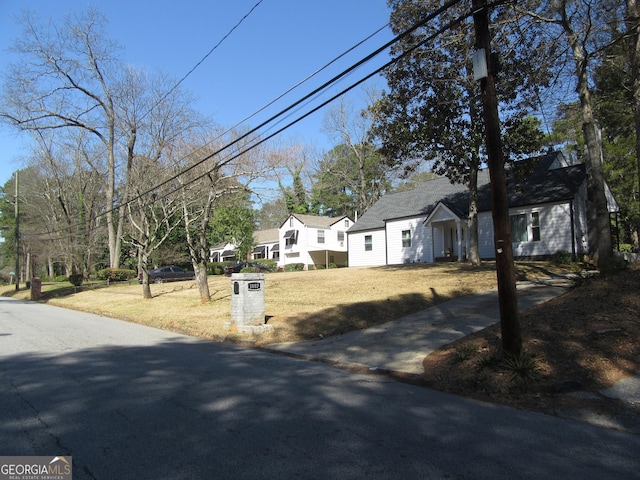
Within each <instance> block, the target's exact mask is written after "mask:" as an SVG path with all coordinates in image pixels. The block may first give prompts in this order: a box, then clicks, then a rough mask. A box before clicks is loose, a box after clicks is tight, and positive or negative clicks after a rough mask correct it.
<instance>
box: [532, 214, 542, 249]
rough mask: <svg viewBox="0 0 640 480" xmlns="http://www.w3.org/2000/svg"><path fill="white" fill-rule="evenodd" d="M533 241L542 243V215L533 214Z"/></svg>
mask: <svg viewBox="0 0 640 480" xmlns="http://www.w3.org/2000/svg"><path fill="white" fill-rule="evenodd" d="M531 240H533V241H534V242H539V241H540V214H539V213H538V212H531Z"/></svg>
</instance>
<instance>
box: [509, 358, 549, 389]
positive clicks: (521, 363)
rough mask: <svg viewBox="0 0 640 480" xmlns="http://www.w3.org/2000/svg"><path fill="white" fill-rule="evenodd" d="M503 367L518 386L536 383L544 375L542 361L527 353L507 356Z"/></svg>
mask: <svg viewBox="0 0 640 480" xmlns="http://www.w3.org/2000/svg"><path fill="white" fill-rule="evenodd" d="M502 367H503V368H504V369H505V370H506V371H507V372H509V374H510V376H511V380H512V381H513V382H514V383H516V384H524V385H527V384H529V383H534V382H536V381H537V380H539V379H540V376H541V374H542V367H541V366H540V359H539V358H538V357H536V356H535V355H531V354H529V353H527V352H521V353H520V354H518V355H508V354H505V356H504V358H503V360H502Z"/></svg>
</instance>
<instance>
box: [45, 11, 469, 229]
mask: <svg viewBox="0 0 640 480" xmlns="http://www.w3.org/2000/svg"><path fill="white" fill-rule="evenodd" d="M461 1H462V0H449V1H448V2H446V3H445V4H443V5H442V6H440V7H439V8H438V9H436V10H435V11H433V12H432V13H430V14H429V15H428V16H426V17H425V18H423V19H422V20H421V21H420V22H418V23H416V24H415V25H414V26H412V27H410V28H408V29H407V30H405V31H404V32H402V33H400V34H398V35H396V36H395V37H394V38H393V39H391V40H390V41H388V42H386V43H385V44H384V45H382V46H381V47H379V48H377V49H376V50H374V51H373V52H372V53H370V54H369V55H366V56H365V57H364V58H362V59H361V60H359V61H358V62H356V63H354V64H353V65H351V66H350V67H348V68H347V69H345V70H343V71H342V72H341V73H339V74H338V75H336V76H334V77H333V78H331V79H330V80H328V81H326V82H324V83H323V84H322V85H321V86H319V87H317V88H315V89H314V90H313V91H311V92H310V93H308V94H306V95H304V96H303V97H302V98H300V99H299V100H297V101H295V102H293V103H292V104H290V105H289V106H287V107H286V108H284V109H282V110H281V111H280V112H278V113H276V114H274V115H272V116H271V117H269V118H268V119H267V120H265V121H263V122H261V123H260V124H259V125H258V126H256V127H254V128H251V129H250V130H249V131H248V132H246V133H244V134H243V135H241V136H240V137H238V138H236V139H234V140H233V141H231V142H229V143H227V144H226V145H224V146H223V147H221V148H219V149H217V150H215V151H214V152H212V153H210V154H208V155H206V156H204V157H203V158H202V159H200V160H198V161H197V162H195V163H194V164H192V165H190V166H189V167H187V168H185V169H183V170H181V171H180V172H178V173H177V174H175V175H172V176H171V177H170V178H168V179H166V180H164V181H162V182H160V183H159V184H156V185H154V186H153V187H151V188H148V189H146V190H144V191H142V192H141V193H139V194H137V195H135V196H133V197H131V198H129V199H127V200H126V201H125V202H123V203H122V204H117V205H115V206H113V207H111V208H109V209H107V210H105V211H103V212H101V213H100V214H99V215H96V216H95V217H94V220H96V219H98V218H100V217H102V216H104V215H106V213H107V212H109V211H111V212H113V211H116V210H118V209H119V208H120V207H121V206H124V205H126V204H130V203H132V202H134V201H137V200H140V199H142V197H144V196H147V195H149V194H151V193H153V192H154V191H156V190H158V189H160V188H162V187H163V186H166V185H167V184H169V183H171V182H174V181H175V180H177V179H178V178H179V177H180V176H183V175H186V174H187V173H189V172H191V171H192V170H194V169H195V168H197V167H198V166H200V165H202V164H204V163H205V162H206V161H208V160H210V159H211V158H213V157H215V156H216V155H220V154H221V153H222V152H224V151H225V150H228V149H230V148H231V147H233V146H235V145H237V144H238V143H239V142H240V141H242V140H244V139H246V138H248V137H249V136H251V135H253V134H256V133H258V132H259V131H260V130H261V129H262V128H264V127H265V126H267V125H269V124H270V123H272V122H273V121H275V120H276V119H278V118H280V117H282V116H284V115H285V114H287V113H288V112H290V111H291V110H293V109H294V108H296V107H297V106H299V105H300V104H302V103H303V102H305V101H307V100H309V99H311V98H313V97H314V96H316V95H317V94H318V93H320V92H322V91H324V90H325V89H327V88H328V87H329V86H331V85H333V84H335V83H337V82H338V81H339V80H341V79H342V78H344V77H345V76H346V75H348V74H350V73H351V72H353V71H355V70H356V69H357V68H359V67H361V66H362V65H364V64H365V63H367V62H369V61H370V60H371V59H373V58H375V57H376V56H378V55H379V54H380V53H382V52H384V51H385V50H386V49H387V48H389V47H390V46H391V45H393V44H394V43H396V42H398V41H400V40H401V39H403V38H405V37H407V36H408V35H411V34H412V33H413V32H415V31H416V30H417V29H419V28H421V27H423V26H424V25H426V24H427V23H428V22H430V21H431V20H433V19H434V18H436V17H437V16H438V15H440V14H442V13H443V12H445V11H447V10H449V9H450V8H452V7H453V6H455V5H456V4H458V3H460V2H461ZM258 3H260V2H258ZM470 15H472V12H468V13H465V14H463V15H461V16H460V17H458V18H456V19H455V20H454V21H451V22H449V23H447V24H446V25H445V26H444V27H442V28H440V29H439V30H437V31H436V32H435V33H433V34H432V35H430V36H429V37H427V38H425V39H423V40H422V41H421V42H420V43H418V44H416V45H414V46H413V47H411V48H410V49H408V50H406V51H405V52H403V53H402V54H401V55H399V56H398V57H395V58H393V59H391V60H390V61H388V62H386V63H385V64H384V65H383V66H381V67H379V68H377V69H375V70H374V71H373V72H371V73H369V74H368V75H366V76H365V77H363V78H361V79H360V80H358V81H357V82H355V83H353V84H351V85H350V86H349V87H347V88H345V89H343V90H342V91H340V92H339V93H337V94H335V95H333V96H332V97H331V98H329V99H328V100H326V101H324V102H322V103H321V104H320V105H318V106H316V107H314V108H312V109H311V110H310V111H308V112H306V113H304V114H303V115H301V116H299V117H298V118H296V119H295V120H293V121H291V122H289V123H288V124H286V125H285V126H283V127H281V128H280V129H278V130H277V131H275V132H273V133H271V134H270V135H268V136H266V137H263V138H259V140H258V141H256V143H254V144H251V145H250V146H248V147H246V148H245V149H242V150H241V151H239V152H237V153H235V154H232V155H231V156H230V157H227V158H225V159H224V160H223V161H221V162H220V163H217V164H216V165H215V166H214V168H212V169H210V170H208V171H207V172H205V173H204V174H201V175H199V176H197V177H195V178H193V179H190V180H189V181H188V182H185V183H183V184H180V185H178V186H177V187H176V188H175V189H173V190H172V191H170V192H168V193H166V194H165V195H163V196H160V197H158V196H156V197H155V198H154V199H153V200H152V202H151V203H153V202H156V201H158V200H160V199H164V198H166V197H167V196H169V195H171V194H173V193H175V192H177V191H178V190H180V189H183V188H185V187H186V186H188V185H190V184H192V183H194V182H196V181H198V180H200V179H202V178H204V177H205V176H206V175H209V174H210V173H212V172H213V171H214V170H218V169H221V168H223V167H224V166H226V165H228V164H229V163H230V162H232V161H233V160H235V159H236V158H238V157H240V156H241V155H244V154H245V153H247V152H249V151H251V150H252V149H254V148H256V147H258V146H259V145H261V144H263V143H265V142H266V141H268V140H270V139H271V138H273V137H274V136H276V135H278V134H280V133H282V132H283V131H285V130H287V129H288V128H290V127H291V126H293V125H295V124H297V123H299V122H300V121H302V120H303V119H305V118H307V117H308V116H310V115H311V114H313V113H315V112H316V111H318V110H320V109H321V108H324V107H325V106H326V105H328V104H329V103H331V102H333V101H335V100H336V99H337V98H339V97H341V96H342V95H344V94H345V93H347V92H349V91H350V90H352V89H353V88H355V87H357V86H358V85H361V84H362V83H364V82H365V81H367V80H368V79H370V78H372V77H373V76H375V75H377V74H378V73H380V72H381V71H383V70H385V69H386V68H388V67H389V66H391V65H393V63H395V62H397V61H398V60H400V59H401V58H404V57H406V56H407V55H409V54H410V53H412V52H413V51H415V49H417V48H419V46H421V45H424V44H425V43H427V42H429V41H431V40H432V39H433V38H435V37H436V36H437V35H440V34H441V33H442V32H444V31H446V30H447V29H449V28H452V27H453V26H454V25H456V23H459V22H460V21H461V20H463V19H464V18H467V17H469V16H470ZM382 28H384V27H382ZM350 50H351V49H350ZM343 55H344V54H343ZM341 56H342V55H341ZM334 61H335V59H334ZM323 68H324V67H323ZM321 70H322V69H321ZM311 76H313V75H311ZM302 83H304V81H303V82H300V84H302ZM294 88H297V86H296V87H292V88H291V89H290V90H288V91H287V92H286V93H288V92H289V91H291V90H293V89H294ZM286 93H284V94H282V95H281V96H280V97H278V98H282V97H283V96H284V95H286ZM276 101H277V99H276V100H273V101H272V102H269V103H268V104H267V105H266V106H265V107H262V108H261V109H260V110H258V112H260V111H262V110H264V109H265V108H267V107H268V106H270V105H272V104H273V103H274V102H276ZM256 114H257V112H256ZM254 115H255V114H252V116H254ZM252 116H250V117H248V118H251V117H252ZM76 226H79V224H78V225H76ZM68 228H71V226H67V227H65V228H64V229H61V230H60V231H62V230H67V229H68ZM51 233H57V232H56V231H54V232H47V234H51Z"/></svg>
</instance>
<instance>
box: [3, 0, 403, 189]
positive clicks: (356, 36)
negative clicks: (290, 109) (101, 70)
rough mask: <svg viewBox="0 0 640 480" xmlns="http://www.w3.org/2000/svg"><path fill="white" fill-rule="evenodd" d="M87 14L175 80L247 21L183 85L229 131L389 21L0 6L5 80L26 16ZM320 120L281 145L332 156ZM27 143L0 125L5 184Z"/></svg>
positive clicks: (101, 6) (323, 9) (277, 8)
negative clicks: (102, 19) (21, 17)
mask: <svg viewBox="0 0 640 480" xmlns="http://www.w3.org/2000/svg"><path fill="white" fill-rule="evenodd" d="M89 6H92V7H97V8H98V10H99V11H100V12H101V13H102V14H103V15H105V16H106V17H107V19H108V24H107V27H106V28H107V35H108V36H109V38H111V39H114V40H116V41H117V42H118V43H119V44H120V45H121V46H122V47H123V50H122V52H121V58H122V59H123V60H124V61H125V62H127V63H128V64H131V65H133V66H135V67H137V68H140V69H143V70H147V71H148V72H150V73H152V72H163V73H166V74H168V75H169V76H171V77H172V78H175V80H176V81H178V80H179V79H181V78H183V77H184V76H185V75H187V73H188V72H189V71H190V70H191V69H192V68H194V66H196V64H197V63H198V62H200V61H201V60H202V59H203V58H204V57H205V56H206V55H207V53H208V52H209V51H210V50H211V49H212V48H213V47H214V46H215V45H216V44H218V43H219V42H220V41H221V40H222V39H223V37H225V35H227V34H228V33H229V32H230V31H231V30H232V29H233V28H234V26H235V25H236V24H238V22H240V21H241V20H242V19H243V17H245V16H246V15H247V14H249V15H248V16H247V17H246V18H245V19H244V20H243V21H242V22H241V23H240V25H239V26H237V28H235V30H233V32H232V33H231V34H230V35H229V36H228V37H227V38H226V39H225V40H224V41H223V42H222V43H221V44H220V45H219V46H218V47H217V48H216V49H215V50H214V51H213V52H212V53H211V54H210V55H209V56H208V57H207V58H206V59H205V60H204V61H203V62H202V64H201V65H199V66H198V67H197V68H196V70H195V71H194V72H193V73H191V74H190V75H189V76H188V77H187V79H186V80H184V81H183V83H182V84H181V87H182V88H184V89H185V90H187V91H189V92H191V93H192V94H193V95H194V96H195V97H196V99H197V102H196V104H195V108H196V109H197V110H198V111H199V112H200V113H201V114H203V115H205V116H208V117H210V118H212V119H213V120H214V121H215V122H216V123H218V124H220V125H223V126H225V127H231V126H234V125H236V124H237V123H238V122H240V121H242V120H244V119H245V118H246V117H248V116H250V115H252V114H253V113H255V112H257V111H258V110H259V109H261V108H262V107H263V106H265V105H266V104H268V103H269V102H271V101H272V100H274V99H276V98H277V97H279V96H280V95H281V94H282V93H284V92H286V91H287V90H288V89H290V88H291V87H293V86H294V85H296V84H298V83H299V82H301V81H302V80H304V79H306V78H308V77H309V75H311V74H313V73H314V72H316V71H317V70H318V69H320V68H321V67H323V66H325V65H326V64H328V63H329V62H331V61H332V60H334V59H335V58H336V57H338V56H339V55H341V54H342V53H344V52H345V51H347V50H348V49H350V48H351V47H353V46H355V45H357V44H358V43H359V42H361V41H362V40H364V39H365V38H367V37H368V36H370V35H371V34H373V33H374V32H376V31H377V30H379V29H380V28H381V27H384V26H385V25H386V24H387V23H388V21H389V9H388V7H387V4H386V0H315V1H312V0H306V1H301V0H262V1H260V0H233V1H229V0H226V1H223V0H182V1H174V2H157V1H149V0H93V1H79V0H0V75H3V74H4V72H6V69H7V65H8V64H9V63H10V62H11V61H12V60H14V61H15V59H16V57H15V56H13V55H14V54H12V53H10V52H9V51H8V49H9V47H10V46H11V45H12V44H13V43H14V41H15V40H16V39H17V38H19V37H20V35H21V27H20V26H19V25H18V24H17V22H16V20H15V17H16V15H17V14H19V13H20V11H21V10H24V9H28V10H32V11H34V12H35V13H36V14H37V15H38V17H40V18H41V19H42V20H48V19H50V18H51V19H53V20H54V21H58V22H59V21H60V20H62V18H63V17H64V15H66V14H69V13H72V12H80V11H83V10H84V9H86V8H87V7H89ZM249 12H251V13H249ZM391 38H392V34H391V32H390V30H389V29H388V28H385V29H384V30H383V31H382V32H380V33H378V34H377V35H375V36H374V37H373V38H371V39H370V40H368V41H367V42H365V43H364V44H362V45H361V46H359V47H358V48H357V49H355V50H354V51H352V52H350V53H349V54H348V55H345V56H344V57H343V58H341V59H340V60H338V61H337V62H335V63H334V64H333V65H332V66H331V67H329V68H327V69H326V70H324V71H323V72H321V73H320V74H318V75H316V76H314V77H313V78H312V79H311V80H308V81H307V82H305V83H304V84H303V85H302V86H301V87H299V88H297V89H296V90H295V91H294V92H292V93H290V94H288V95H287V96H286V97H284V98H282V99H281V100H279V101H278V102H277V103H276V104H274V105H273V106H271V107H269V108H268V109H267V110H265V111H263V112H261V113H260V114H259V115H257V116H255V117H253V118H251V119H250V120H249V121H248V123H245V124H244V125H248V126H250V127H255V126H257V125H259V124H260V123H261V122H262V121H264V120H266V119H267V118H269V117H270V116H271V115H273V114H275V113H277V112H279V111H280V110H282V109H283V108H285V107H287V106H289V105H290V104H292V103H294V102H295V101H297V100H299V99H300V98H302V97H303V96H304V95H306V94H307V93H309V92H311V91H312V90H314V89H315V88H316V87H318V86H320V85H321V84H323V83H324V82H326V81H327V80H328V79H331V78H333V77H334V76H335V75H337V74H339V73H341V72H343V71H344V70H346V69H347V68H349V67H350V66H351V65H353V64H354V63H356V62H358V61H359V60H361V59H362V58H364V57H366V56H367V55H369V54H370V53H371V52H373V51H374V50H376V49H377V48H379V47H381V46H382V45H384V44H385V43H386V42H387V41H388V40H390V39H391ZM388 60H389V56H388V52H385V53H383V54H382V55H380V56H378V57H376V58H375V59H374V60H373V61H372V62H370V63H368V64H366V65H365V66H364V67H363V68H362V69H359V70H357V71H355V72H353V73H352V74H351V75H349V76H348V77H346V78H345V79H344V81H342V82H341V83H340V84H339V85H337V86H336V87H334V88H333V89H332V90H330V91H329V92H327V93H326V94H324V95H323V96H322V97H321V99H320V100H317V101H316V102H315V104H312V105H305V106H304V107H302V108H301V109H300V110H299V111H298V112H297V114H298V115H299V114H302V113H304V112H305V111H308V110H309V109H310V108H311V107H312V106H314V105H316V104H318V103H319V102H320V101H322V100H324V99H328V98H330V97H331V96H333V95H334V94H335V93H337V92H339V91H341V90H342V89H344V88H347V87H348V86H349V85H351V84H353V83H354V82H356V81H357V80H359V79H360V78H363V77H364V76H365V75H367V74H369V73H370V72H372V71H374V70H375V69H376V68H377V67H379V66H380V65H382V64H384V63H385V62H387V61H388ZM367 85H375V86H377V87H378V88H384V81H383V80H382V79H381V78H380V77H379V76H376V77H375V78H372V79H371V80H370V81H368V82H367ZM348 96H349V101H351V102H352V103H353V104H354V105H356V106H358V105H359V104H361V105H364V104H363V103H362V102H363V100H362V98H363V89H362V88H361V87H357V88H355V89H353V90H352V91H351V92H350V93H349V94H348ZM305 109H306V110H305ZM293 118H295V117H291V118H289V119H288V120H289V121H291V120H293ZM322 119H323V110H321V111H318V112H316V113H314V114H312V115H311V116H310V117H308V118H307V119H305V120H303V121H301V122H300V123H298V124H296V125H294V126H293V127H291V128H290V129H288V130H287V131H286V132H285V136H286V137H287V138H290V139H291V140H293V141H296V142H297V143H304V144H308V145H310V146H312V147H315V148H317V149H321V150H322V149H328V148H331V146H333V145H334V144H335V142H333V141H332V140H331V139H330V138H329V137H328V136H327V134H326V132H323V130H322ZM285 123H288V122H285ZM283 125H284V123H283V124H280V125H279V126H278V127H280V126H283ZM271 131H273V130H271ZM266 133H267V134H268V133H269V131H267V132H266ZM27 141H28V139H27V137H26V136H25V135H24V134H22V135H18V134H16V132H15V130H13V129H10V128H8V127H6V126H0V185H4V183H5V182H6V181H7V180H8V179H9V178H10V177H11V176H12V174H13V172H14V171H15V170H17V169H19V168H20V167H21V159H22V158H24V156H25V155H27V154H28V148H27Z"/></svg>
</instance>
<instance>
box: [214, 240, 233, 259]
mask: <svg viewBox="0 0 640 480" xmlns="http://www.w3.org/2000/svg"><path fill="white" fill-rule="evenodd" d="M235 259H236V246H235V245H234V244H233V243H222V244H220V245H216V246H215V247H211V248H209V261H210V262H225V261H232V260H235Z"/></svg>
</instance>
